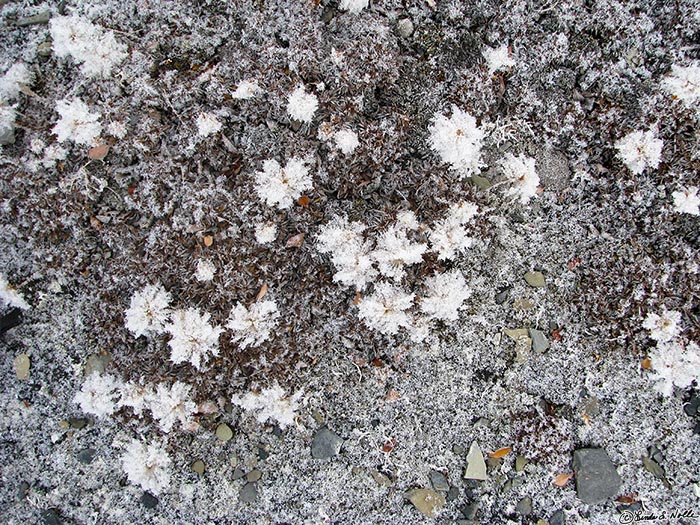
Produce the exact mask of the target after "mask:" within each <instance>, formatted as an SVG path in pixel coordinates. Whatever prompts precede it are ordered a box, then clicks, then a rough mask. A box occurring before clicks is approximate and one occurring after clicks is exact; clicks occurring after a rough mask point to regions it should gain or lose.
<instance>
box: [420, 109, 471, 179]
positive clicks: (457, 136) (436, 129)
mask: <svg viewBox="0 0 700 525" xmlns="http://www.w3.org/2000/svg"><path fill="white" fill-rule="evenodd" d="M429 131H430V145H431V147H432V148H433V149H434V150H435V151H436V152H437V153H438V154H439V155H440V158H441V159H442V161H443V162H445V163H448V164H449V165H450V167H451V168H452V169H453V170H455V171H457V172H458V173H459V174H460V176H462V177H468V176H470V175H472V174H473V173H476V172H477V171H478V170H479V167H480V165H481V146H482V141H483V138H484V132H483V131H482V130H481V129H480V128H478V127H477V125H476V119H475V118H474V117H473V116H472V115H470V114H469V113H467V112H466V111H462V110H461V109H459V108H458V107H457V106H454V105H453V106H452V116H451V117H450V118H447V117H446V116H444V115H436V116H435V123H434V124H433V125H432V126H430V128H429Z"/></svg>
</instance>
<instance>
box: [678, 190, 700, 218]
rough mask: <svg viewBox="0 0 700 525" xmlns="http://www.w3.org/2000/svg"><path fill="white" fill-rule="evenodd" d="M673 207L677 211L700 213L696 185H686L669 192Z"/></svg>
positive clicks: (699, 197) (690, 213)
mask: <svg viewBox="0 0 700 525" xmlns="http://www.w3.org/2000/svg"><path fill="white" fill-rule="evenodd" d="M671 197H673V209H674V210H675V211H676V212H677V213H687V214H689V215H700V195H698V187H697V186H687V187H685V188H681V189H680V190H678V191H674V192H673V193H672V194H671Z"/></svg>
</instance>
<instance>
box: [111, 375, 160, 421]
mask: <svg viewBox="0 0 700 525" xmlns="http://www.w3.org/2000/svg"><path fill="white" fill-rule="evenodd" d="M118 393H119V400H118V401H117V406H118V407H120V408H121V407H129V408H131V410H132V411H133V413H134V415H135V416H139V417H140V416H141V415H142V414H143V411H144V410H145V409H147V408H149V405H148V403H149V401H150V400H151V399H152V397H153V395H154V392H153V387H152V386H150V385H145V386H144V385H141V384H139V383H135V382H133V381H129V382H127V383H122V384H120V385H119V388H118Z"/></svg>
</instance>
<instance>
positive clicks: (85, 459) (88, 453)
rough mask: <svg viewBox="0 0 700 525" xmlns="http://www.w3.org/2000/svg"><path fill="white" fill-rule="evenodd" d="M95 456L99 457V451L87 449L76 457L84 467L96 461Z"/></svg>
mask: <svg viewBox="0 0 700 525" xmlns="http://www.w3.org/2000/svg"><path fill="white" fill-rule="evenodd" d="M95 455H97V450H95V449H94V448H85V449H83V450H81V451H80V452H78V453H77V454H76V455H75V457H76V458H77V459H78V461H80V462H81V463H83V464H84V465H89V464H90V463H92V460H93V459H95Z"/></svg>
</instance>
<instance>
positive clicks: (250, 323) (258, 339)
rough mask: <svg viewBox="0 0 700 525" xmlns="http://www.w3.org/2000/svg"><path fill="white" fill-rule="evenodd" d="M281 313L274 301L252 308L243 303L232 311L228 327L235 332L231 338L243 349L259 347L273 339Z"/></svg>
mask: <svg viewBox="0 0 700 525" xmlns="http://www.w3.org/2000/svg"><path fill="white" fill-rule="evenodd" d="M279 316H280V314H279V311H278V310H277V305H276V304H275V302H274V301H270V300H267V301H258V302H256V303H253V305H251V307H250V308H246V307H245V306H243V305H242V304H241V303H238V304H237V305H236V307H235V308H234V309H233V310H232V311H231V316H230V317H229V321H228V323H227V324H226V327H227V328H229V329H230V330H232V331H233V335H232V336H231V338H232V339H233V340H234V341H237V342H238V343H239V345H240V346H241V348H247V347H249V346H258V345H260V344H262V343H264V342H265V341H267V340H268V339H270V338H271V337H272V332H273V330H274V329H275V327H276V326H277V324H278V323H279Z"/></svg>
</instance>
